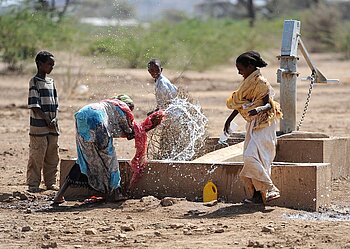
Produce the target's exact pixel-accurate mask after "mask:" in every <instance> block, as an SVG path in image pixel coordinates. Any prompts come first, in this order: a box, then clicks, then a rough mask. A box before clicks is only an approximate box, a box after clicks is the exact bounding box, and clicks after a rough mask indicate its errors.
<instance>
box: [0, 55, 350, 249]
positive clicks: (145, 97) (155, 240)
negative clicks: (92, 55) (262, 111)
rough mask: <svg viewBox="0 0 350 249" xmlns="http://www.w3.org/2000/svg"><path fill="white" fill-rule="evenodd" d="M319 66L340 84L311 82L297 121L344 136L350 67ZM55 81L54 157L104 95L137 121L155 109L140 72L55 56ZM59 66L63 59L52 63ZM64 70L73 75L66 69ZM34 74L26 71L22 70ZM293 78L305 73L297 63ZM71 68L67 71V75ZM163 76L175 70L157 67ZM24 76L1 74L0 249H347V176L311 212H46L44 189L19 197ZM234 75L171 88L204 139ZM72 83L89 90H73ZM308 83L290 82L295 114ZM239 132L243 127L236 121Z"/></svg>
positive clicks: (137, 203)
mask: <svg viewBox="0 0 350 249" xmlns="http://www.w3.org/2000/svg"><path fill="white" fill-rule="evenodd" d="M314 58H315V61H316V64H317V65H318V66H319V68H320V70H321V71H322V72H323V73H324V74H325V75H326V76H329V77H331V78H339V79H340V80H341V82H342V84H341V85H325V86H321V85H319V86H316V87H315V88H314V90H313V95H312V98H311V103H310V107H309V110H308V113H307V116H306V119H305V121H304V123H303V126H302V129H301V130H304V131H317V132H322V133H326V134H327V135H331V136H349V135H350V131H349V127H350V116H349V114H348V110H349V109H350V101H349V100H350V99H349V96H350V95H349V93H350V73H349V71H348V68H349V66H350V63H349V62H347V61H341V60H338V59H334V58H335V56H334V55H315V56H314ZM56 60H57V62H56V64H57V66H56V68H55V69H54V71H53V73H52V77H53V78H54V79H55V80H56V84H57V88H58V90H59V95H60V108H61V109H60V126H61V130H62V135H61V136H60V155H61V158H74V157H75V156H76V154H75V142H74V121H73V113H74V112H75V111H76V110H78V109H79V108H80V107H82V106H83V105H85V104H88V103H91V102H93V101H97V100H100V99H102V98H104V97H107V96H110V95H114V94H119V93H128V94H130V95H131V96H132V97H133V98H134V100H135V105H136V107H137V108H136V110H135V117H136V119H137V120H139V121H140V120H142V119H143V118H144V117H145V116H146V113H147V111H149V110H151V109H152V108H153V106H154V96H153V83H152V80H151V79H150V77H149V75H148V74H147V72H146V70H129V69H110V68H108V67H105V66H101V65H99V66H96V64H93V63H91V60H90V59H82V60H80V61H77V62H76V64H69V65H68V64H67V63H65V59H64V55H60V54H58V55H56ZM60 60H61V62H60ZM269 62H270V63H269V64H270V65H269V67H268V68H266V69H264V70H263V71H262V72H263V74H264V75H265V76H266V77H267V78H268V79H269V80H270V82H271V83H272V85H273V87H274V88H275V89H276V93H277V94H276V96H277V99H278V96H279V91H278V88H279V85H278V84H277V83H275V75H276V74H275V73H276V69H277V67H278V62H277V61H276V60H275V59H274V57H272V56H271V59H270V61H269ZM66 66H69V67H70V68H71V69H72V70H71V71H70V73H69V72H68V71H67V68H66ZM31 69H32V68H30V67H29V69H28V70H29V71H30V70H31ZM298 71H300V73H301V76H307V75H308V74H309V70H308V69H307V68H306V66H305V64H304V63H302V62H301V63H300V66H299V68H298ZM71 72H73V73H71ZM164 73H165V74H166V75H167V76H169V78H171V79H176V78H177V76H178V75H179V73H180V72H175V71H169V70H165V71H164ZM30 77H31V74H30V73H26V74H23V75H18V74H4V75H1V76H0V99H1V103H0V141H1V142H0V169H1V174H0V248H6V249H7V248H89V247H90V248H146V247H151V248H166V247H168V248H206V247H208V248H209V247H211V248H327V249H331V248H350V237H349V235H348V234H349V232H350V204H349V203H350V180H349V178H347V177H343V178H341V179H339V180H336V181H334V182H333V184H332V202H331V206H329V207H328V208H327V209H324V210H322V211H321V212H317V213H310V212H306V211H301V210H292V209H286V208H281V207H262V206H249V205H248V206H247V205H243V204H241V203H235V204H233V203H222V202H219V203H212V206H205V205H204V204H203V203H200V202H189V201H186V200H183V199H174V198H170V199H169V198H168V199H166V200H158V199H157V198H155V197H153V196H147V197H143V198H142V199H136V200H127V201H124V202H119V203H103V202H102V203H95V204H84V203H82V202H78V201H77V202H67V203H65V204H64V205H63V206H60V207H52V206H50V204H51V199H52V197H53V195H54V192H52V191H43V192H41V193H37V194H31V193H28V192H27V191H26V186H25V175H26V162H27V158H28V143H29V137H28V121H29V112H28V110H27V109H26V101H27V99H26V98H27V91H28V89H27V87H28V86H27V85H28V81H29V78H30ZM239 80H240V76H239V75H237V72H236V69H234V68H233V67H231V66H227V67H218V68H216V69H215V70H211V71H206V72H185V73H184V74H183V77H182V78H181V79H180V80H179V81H178V82H177V84H178V85H179V86H181V87H183V88H185V89H187V90H188V91H189V93H190V94H191V95H192V96H193V98H194V99H196V100H198V102H199V103H200V104H201V106H202V107H203V111H204V113H205V114H206V116H207V117H208V119H209V125H208V133H209V135H211V136H218V135H219V134H220V133H221V130H222V126H223V123H224V121H225V119H226V117H227V116H228V115H229V113H230V111H229V110H227V109H226V107H225V100H226V98H227V96H228V95H229V94H230V92H231V91H232V90H233V89H235V87H237V85H238V83H239ZM76 84H86V85H88V92H86V93H84V91H80V92H77V91H73V89H74V86H75V85H76ZM307 91H308V83H307V82H298V97H297V101H298V117H300V114H301V112H302V110H303V103H304V102H305V98H306V93H307ZM236 123H237V124H238V125H239V128H238V131H243V130H244V121H243V120H242V119H240V118H238V119H237V120H236ZM115 142H116V144H115V145H116V146H117V153H118V156H119V158H132V156H133V154H134V148H133V142H132V141H124V140H121V139H118V140H116V141H115Z"/></svg>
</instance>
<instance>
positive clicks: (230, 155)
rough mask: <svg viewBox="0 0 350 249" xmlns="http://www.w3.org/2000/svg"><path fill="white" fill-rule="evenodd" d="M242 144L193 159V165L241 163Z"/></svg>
mask: <svg viewBox="0 0 350 249" xmlns="http://www.w3.org/2000/svg"><path fill="white" fill-rule="evenodd" d="M243 148H244V142H240V143H237V144H234V145H230V146H226V147H224V148H221V149H218V150H215V151H212V152H209V153H207V154H205V155H203V156H201V157H199V158H196V159H194V160H193V161H192V162H193V163H201V162H202V163H205V162H207V163H208V162H215V163H218V162H243Z"/></svg>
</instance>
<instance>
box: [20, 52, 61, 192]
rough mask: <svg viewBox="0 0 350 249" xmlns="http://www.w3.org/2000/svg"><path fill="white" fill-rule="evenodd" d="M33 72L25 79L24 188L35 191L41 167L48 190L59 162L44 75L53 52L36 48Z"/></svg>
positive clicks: (50, 83)
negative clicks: (27, 120) (26, 140)
mask: <svg viewBox="0 0 350 249" xmlns="http://www.w3.org/2000/svg"><path fill="white" fill-rule="evenodd" d="M35 63H36V66H37V73H36V75H35V76H34V77H33V78H32V79H31V80H30V81H29V95H28V108H29V109H30V128H29V138H30V142H29V160H28V165H27V185H28V191H30V192H39V191H40V190H41V189H40V188H39V186H40V182H41V171H43V176H44V183H45V185H46V189H48V190H58V187H57V186H56V178H57V166H58V162H59V154H58V136H59V129H58V125H57V112H58V99H57V91H56V88H55V84H54V80H53V79H51V78H49V77H46V75H47V74H50V73H51V71H52V70H53V67H54V65H55V60H54V56H53V55H52V54H51V53H50V52H47V51H40V52H39V53H38V54H37V55H36V57H35Z"/></svg>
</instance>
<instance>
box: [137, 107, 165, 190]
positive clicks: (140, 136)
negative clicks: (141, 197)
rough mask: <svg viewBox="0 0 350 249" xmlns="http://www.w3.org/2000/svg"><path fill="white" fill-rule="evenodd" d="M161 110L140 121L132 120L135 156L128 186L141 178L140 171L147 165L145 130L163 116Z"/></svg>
mask: <svg viewBox="0 0 350 249" xmlns="http://www.w3.org/2000/svg"><path fill="white" fill-rule="evenodd" d="M164 116H165V113H164V112H163V111H161V110H160V111H157V112H154V113H152V114H151V115H150V116H148V117H147V118H146V119H145V120H144V121H143V122H142V123H140V124H138V123H137V122H134V132H135V148H136V152H135V156H134V158H133V159H132V160H131V168H132V171H133V175H132V178H131V181H130V187H133V186H134V185H135V184H136V182H137V181H138V180H139V179H140V178H141V176H142V172H143V170H144V168H145V166H146V165H147V133H146V132H147V131H149V130H151V129H153V128H154V127H156V126H157V125H158V124H160V122H161V120H162V119H163V118H164Z"/></svg>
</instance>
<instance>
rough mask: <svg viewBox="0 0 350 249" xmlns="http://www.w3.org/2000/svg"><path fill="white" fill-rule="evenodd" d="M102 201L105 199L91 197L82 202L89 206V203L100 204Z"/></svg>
mask: <svg viewBox="0 0 350 249" xmlns="http://www.w3.org/2000/svg"><path fill="white" fill-rule="evenodd" d="M104 200H105V198H103V197H100V196H91V197H90V198H88V199H85V200H84V203H85V204H91V203H97V202H102V201H104Z"/></svg>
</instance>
